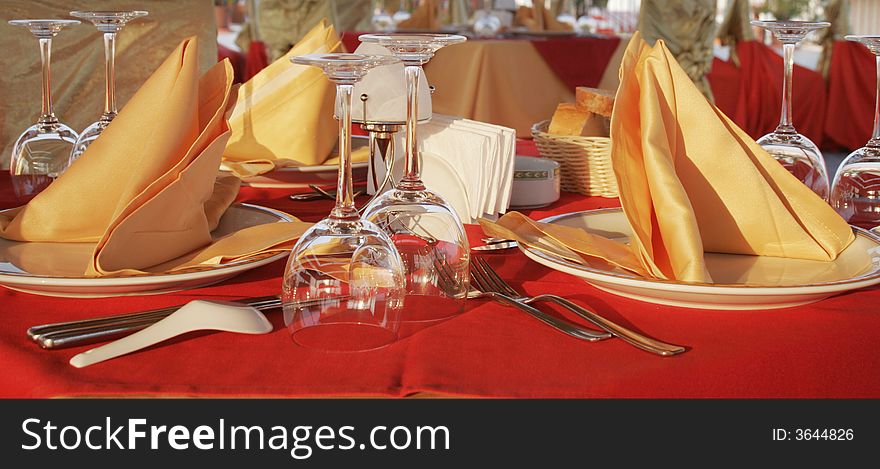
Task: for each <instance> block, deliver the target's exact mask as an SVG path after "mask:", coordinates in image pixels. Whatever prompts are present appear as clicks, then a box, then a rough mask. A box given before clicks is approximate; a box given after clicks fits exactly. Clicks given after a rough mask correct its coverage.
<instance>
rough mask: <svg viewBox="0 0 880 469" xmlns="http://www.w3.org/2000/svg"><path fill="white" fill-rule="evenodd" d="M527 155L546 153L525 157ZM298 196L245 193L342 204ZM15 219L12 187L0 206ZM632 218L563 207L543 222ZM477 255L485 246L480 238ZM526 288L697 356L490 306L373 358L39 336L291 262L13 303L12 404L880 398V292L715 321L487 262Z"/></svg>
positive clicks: (527, 267)
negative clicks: (59, 324)
mask: <svg viewBox="0 0 880 469" xmlns="http://www.w3.org/2000/svg"><path fill="white" fill-rule="evenodd" d="M520 150H521V152H525V153H528V152H534V147H533V146H532V145H531V143H530V142H521V148H520ZM286 195H287V191H285V190H273V189H251V188H247V189H243V190H242V192H241V194H240V196H239V199H240V200H243V201H248V202H252V203H257V204H263V205H266V206H270V207H275V208H279V209H283V210H286V211H288V212H290V213H293V214H295V215H297V216H300V217H302V218H303V219H306V220H313V221H314V220H318V219H320V218H321V217H323V216H324V215H326V213H327V211H328V210H329V208H330V204H329V203H327V202H323V201H320V202H309V203H294V202H291V201H290V200H289V199H288V198H287V197H286ZM13 204H14V202H13V199H12V197H11V189H10V186H9V182H8V180H7V179H6V177H5V176H2V177H0V206H2V207H9V206H12V205H13ZM615 205H617V201H616V200H613V199H603V198H586V197H582V196H579V195H575V194H564V195H563V197H562V199H560V200H559V201H558V202H557V203H555V204H554V205H552V206H551V207H548V208H546V209H541V210H533V211H531V212H530V214H531V216H532V217H533V218H541V217H544V216H547V215H550V214H557V213H564V212H571V211H576V210H585V209H593V208H601V207H612V206H615ZM468 232H469V235H470V238H471V241H472V243H474V244H476V243H477V242H478V240H479V238H480V235H481V233H480V230H479V228H477V227H476V226H468ZM487 257H488V259H489V262H490V263H491V264H492V265H493V266H494V267H496V268H497V269H498V271H499V272H500V273H501V275H502V276H504V277H505V278H506V279H508V280H509V281H511V282H512V283H513V284H514V285H515V286H516V287H518V288H521V289H523V290H525V291H526V292H529V293H531V294H536V293H557V294H560V295H564V296H566V297H568V298H571V299H572V300H574V301H577V302H579V303H581V304H585V305H589V306H590V307H592V308H594V309H595V310H596V311H598V312H599V313H601V314H603V315H605V316H606V317H608V318H610V319H612V320H614V321H618V322H619V323H621V324H624V325H627V326H630V327H632V328H634V329H636V330H640V331H642V332H644V333H646V334H649V335H652V336H655V337H657V338H660V339H663V340H666V341H669V342H672V343H676V344H681V345H685V346H687V347H689V348H690V350H689V351H688V352H687V353H685V354H683V355H680V356H676V357H672V358H660V357H656V356H654V355H650V354H648V353H645V352H642V351H639V350H637V349H635V348H633V347H631V346H629V345H627V344H625V343H624V342H622V341H620V340H617V339H612V340H607V341H604V342H600V343H585V342H581V341H578V340H575V339H572V338H569V337H567V336H565V335H562V334H560V333H558V332H556V331H554V330H553V329H550V328H549V327H547V326H545V325H544V324H542V323H540V322H538V321H536V320H535V319H533V318H531V317H530V316H527V315H525V314H523V313H521V312H519V311H517V310H515V309H512V308H509V307H505V306H502V305H499V304H496V303H492V302H489V301H485V300H473V301H469V302H468V307H467V310H466V311H465V312H464V314H462V315H460V316H458V317H456V318H454V319H451V320H448V321H445V322H442V323H439V324H436V325H433V326H431V327H422V328H420V329H419V328H413V327H405V328H404V330H403V331H402V332H403V334H404V336H405V337H404V338H403V339H402V340H400V341H399V342H397V343H395V344H393V345H391V346H388V347H385V348H383V349H380V350H376V351H372V352H365V353H347V354H346V353H342V354H340V353H324V352H318V351H313V350H306V349H303V348H300V347H297V346H295V345H294V344H293V343H292V342H291V340H290V338H289V336H288V334H287V332H286V330H285V329H284V327H283V325H282V321H281V315H280V314H278V313H270V314H269V315H268V317H269V319H270V320H271V321H272V323H273V324H274V325H275V328H276V330H275V331H274V332H272V333H270V334H268V335H261V336H247V335H234V334H227V333H197V334H190V335H187V336H184V337H180V338H177V339H174V340H173V341H172V342H171V343H167V344H163V345H160V346H157V347H154V348H151V349H149V350H144V351H141V352H138V353H135V354H132V355H129V356H126V357H122V358H119V359H116V360H112V361H109V362H105V363H101V364H97V365H94V366H92V367H89V368H85V369H75V368H73V367H71V366H69V365H68V364H67V361H68V360H69V359H70V357H72V356H73V355H74V354H76V353H79V352H82V351H83V350H85V349H86V348H85V347H78V348H73V349H66V350H57V351H45V350H41V349H39V348H38V347H37V346H36V345H35V344H33V343H31V342H30V341H29V340H28V339H27V337H26V336H25V331H26V329H27V328H28V327H29V326H32V325H35V324H42V323H47V322H56V321H64V320H72V319H80V318H86V317H90V316H98V315H106V314H114V313H122V312H129V311H138V310H143V309H148V308H159V307H164V306H170V305H175V304H180V303H185V302H187V301H190V300H194V299H228V300H233V299H237V298H241V297H246V296H260V295H271V294H277V293H278V292H279V290H280V275H281V272H282V270H283V269H284V263H283V262H276V263H274V264H272V265H269V266H265V267H262V268H259V269H256V270H253V271H251V272H249V273H246V274H244V275H240V276H238V277H235V278H233V279H231V280H228V281H226V282H224V283H222V284H219V285H215V286H210V287H205V288H199V289H196V290H191V291H185V292H179V293H173V294H166V295H160V296H141V297H128V298H108V299H93V300H70V299H61V298H46V297H39V296H33V295H27V294H23V293H17V292H13V291H10V290H6V289H3V288H0V305H2V309H0V310H2V318H0V321H2V322H0V369H2V370H3V373H0V397H55V396H118V395H123V396H157V395H158V396H169V395H170V396H287V397H300V396H410V395H415V394H424V393H428V394H431V395H447V396H487V397H648V398H650V397H663V398H670V397H873V398H877V397H880V350H878V346H877V337H880V311H878V307H877V305H878V304H880V290H877V289H870V290H865V291H858V292H854V293H850V294H846V295H841V296H838V297H834V298H830V299H828V300H825V301H822V302H820V303H816V304H813V305H808V306H802V307H797V308H791V309H783V310H771V311H741V312H737V311H711V310H696V309H679V308H673V307H667V306H659V305H653V304H647V303H642V302H638V301H634V300H629V299H625V298H621V297H617V296H613V295H610V294H607V293H604V292H601V291H599V290H597V289H595V288H593V287H590V286H589V285H587V284H585V283H583V282H582V281H580V280H579V279H576V278H574V277H571V276H569V275H566V274H562V273H559V272H555V271H552V270H549V269H546V268H544V267H542V266H539V265H538V264H535V263H533V262H531V261H529V260H528V259H527V258H526V257H525V256H524V255H523V254H521V253H520V252H518V251H516V250H510V251H505V252H500V253H494V254H489V255H487Z"/></svg>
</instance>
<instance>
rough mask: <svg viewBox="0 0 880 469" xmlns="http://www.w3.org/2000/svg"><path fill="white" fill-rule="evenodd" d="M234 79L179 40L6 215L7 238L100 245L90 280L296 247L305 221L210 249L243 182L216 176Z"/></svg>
mask: <svg viewBox="0 0 880 469" xmlns="http://www.w3.org/2000/svg"><path fill="white" fill-rule="evenodd" d="M232 79H233V75H232V67H231V66H230V64H229V61H228V60H224V61H222V62H219V63H217V64H216V65H214V66H213V67H211V69H209V70H208V71H207V72H206V73H205V74H204V75H203V76H201V77H199V64H198V43H197V40H196V38H194V37H193V38H189V39H186V40H184V41H183V42H181V44H180V45H179V46H178V47H177V49H176V50H175V51H174V52H173V53H172V54H171V55H170V56H169V57H168V58H167V59H166V60H165V61H164V62H163V63H162V65H160V66H159V68H158V69H157V70H156V71H155V72H154V73H153V75H152V76H150V78H149V79H148V80H147V81H146V82H145V83H144V84H143V86H141V88H140V89H139V90H138V91H137V93H136V94H135V95H134V96H133V97H132V98H131V100H130V101H129V102H128V103H127V104H126V106H125V107H124V108H123V109H122V111H121V112H120V113H119V115H118V116H117V117H116V118H115V119H114V120H113V122H112V124H111V125H110V126H109V127H107V129H106V130H105V131H104V133H103V134H102V135H101V138H99V139H97V140H96V141H95V142H94V143H92V144H91V145H90V146H89V148H88V150H87V151H86V152H85V154H83V156H82V157H81V158H79V159H78V160H77V161H76V162H75V163H74V164H73V165H71V166H70V168H68V170H67V171H66V172H65V173H64V174H63V175H62V176H61V177H60V178H58V179H57V180H56V181H55V182H54V183H52V185H50V186H49V187H48V188H47V189H46V190H44V191H43V192H42V193H40V194H39V195H37V197H35V198H34V199H33V200H31V201H30V203H28V204H27V205H25V206H23V207H19V208H17V209H13V210H10V211H7V212H5V213H3V214H0V236H2V237H4V238H7V239H12V240H17V241H33V242H68V243H80V242H81V243H96V244H95V246H94V251H93V255H92V260H91V262H90V263H89V266H88V268H87V271H86V272H84V274H85V275H87V276H101V275H112V274H120V273H134V272H144V271H154V270H153V269H151V268H153V267H156V266H158V265H162V266H163V268H162V270H161V271H168V270H177V269H184V268H193V267H196V266H198V265H205V264H206V263H207V264H211V263H217V262H220V261H221V260H223V259H224V253H223V252H220V251H222V250H228V251H229V252H230V253H233V254H234V255H236V256H240V255H244V256H252V255H256V254H257V253H260V252H265V251H266V250H275V249H279V248H280V246H281V245H282V244H290V243H292V240H293V239H295V238H296V237H297V236H298V235H299V233H301V232H302V231H304V230H305V229H306V227H307V226H308V224H305V223H299V222H297V223H279V224H275V225H274V226H270V227H263V228H261V227H254V228H250V229H248V230H244V231H249V230H254V233H255V234H258V235H259V236H256V235H255V236H245V235H242V233H243V232H244V231H242V232H239V233H234V234H233V235H230V236H229V237H227V238H232V240H229V239H227V238H224V240H221V241H224V242H223V243H222V244H221V243H220V242H218V243H217V244H216V245H212V237H211V231H212V230H214V228H216V227H217V224H218V222H219V220H220V218H221V216H222V215H223V213H224V212H225V211H226V209H227V208H228V207H229V205H230V204H231V203H232V202H233V201H234V200H235V197H236V195H237V194H238V188H239V184H240V181H239V180H238V179H237V178H235V177H230V176H227V177H222V178H219V179H218V167H219V165H220V157H221V154H222V152H223V148H224V147H225V145H226V141H227V140H228V138H229V134H230V133H229V130H228V127H227V124H226V120H225V113H226V111H227V107H228V104H229V102H230V93H231V90H232ZM236 235H237V236H236ZM218 246H219V247H220V248H222V249H220V250H218ZM202 252H204V253H205V254H203V255H199V254H200V253H202ZM187 255H189V257H186V256H187ZM181 256H184V258H181ZM218 259H219V260H218ZM175 260H177V262H176V263H175V262H172V261H175Z"/></svg>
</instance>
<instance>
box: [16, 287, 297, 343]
mask: <svg viewBox="0 0 880 469" xmlns="http://www.w3.org/2000/svg"><path fill="white" fill-rule="evenodd" d="M238 302H239V303H243V304H245V305H247V306H253V307H254V308H257V309H259V310H262V309H261V308H264V309H265V308H269V309H271V308H276V307H279V306H280V305H281V300H280V299H279V298H278V297H277V296H258V297H253V298H244V299H241V300H238ZM181 306H183V305H176V306H171V307H168V308H160V309H152V310H149V311H140V312H136V313H126V314H117V315H114V316H105V317H100V318H90V319H81V320H78V321H68V322H59V323H54V324H43V325H40V326H33V327H31V328H30V329H28V331H27V334H28V337H30V338H31V340H33V341H35V342H40V339H41V338H42V337H43V336H44V335H47V334H51V333H56V332H63V331H69V330H74V329H82V328H93V327H99V326H105V327H107V328H113V327H117V326H123V325H127V324H129V323H131V322H140V321H145V320H151V321H152V322H156V321H158V320H160V319H162V318H164V317H167V316H168V315H169V314H171V313H173V312H175V311H177V310H178V309H180V307H181ZM50 348H53V347H50Z"/></svg>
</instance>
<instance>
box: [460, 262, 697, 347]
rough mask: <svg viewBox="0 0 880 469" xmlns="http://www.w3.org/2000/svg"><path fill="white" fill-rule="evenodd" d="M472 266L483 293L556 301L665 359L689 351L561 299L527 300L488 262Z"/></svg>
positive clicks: (553, 297) (558, 297)
mask: <svg viewBox="0 0 880 469" xmlns="http://www.w3.org/2000/svg"><path fill="white" fill-rule="evenodd" d="M471 266H472V267H474V269H473V271H472V272H471V273H472V276H474V275H473V274H476V275H475V276H476V277H480V278H481V280H482V281H483V284H484V286H485V287H487V288H481V290H483V291H486V290H489V291H494V292H498V293H500V294H503V295H505V296H507V297H508V298H511V299H513V300H514V301H517V302H520V303H523V304H529V303H532V302H535V301H541V300H547V301H552V302H554V303H556V304H558V305H560V306H563V307H565V308H566V309H568V310H569V311H572V312H573V313H575V314H577V315H578V316H580V317H581V318H583V319H584V320H586V321H588V322H589V323H590V324H593V325H595V326H596V327H598V328H600V329H602V330H603V331H605V332H608V333H610V334H613V335H614V336H617V337H619V338H621V339H623V340H625V341H626V342H628V343H629V344H631V345H633V346H635V347H638V348H640V349H642V350H644V351H646V352H651V353H655V354H657V355H661V356H672V355H677V354H679V353H682V352H685V351H686V350H687V349H685V348H684V347H681V346H678V345H673V344H667V343H665V342H661V341H659V340H656V339H652V338H650V337H646V336H644V335H642V334H639V333H637V332H635V331H632V330H630V329H627V328H625V327H623V326H621V325H619V324H616V323H614V322H612V321H610V320H608V319H605V318H604V317H602V316H600V315H598V314H596V313H594V312H592V311H590V310H588V309H586V308H583V307H581V306H578V305H576V304H574V303H572V302H571V301H569V300H567V299H565V298H562V297H561V296H556V295H549V294H543V295H538V296H533V297H529V296H525V295H523V294H521V293H519V292H517V291H516V290H515V289H514V288H513V287H511V286H510V284H508V283H507V282H505V281H504V279H502V278H501V276H500V275H498V273H497V272H495V270H494V269H492V266H490V265H489V263H488V262H487V261H486V260H485V259H481V258H479V257H475V258H474V259H473V262H471Z"/></svg>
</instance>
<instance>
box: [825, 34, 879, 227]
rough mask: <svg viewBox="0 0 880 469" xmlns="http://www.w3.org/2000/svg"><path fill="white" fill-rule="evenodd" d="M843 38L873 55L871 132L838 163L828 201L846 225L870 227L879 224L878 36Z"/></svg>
mask: <svg viewBox="0 0 880 469" xmlns="http://www.w3.org/2000/svg"><path fill="white" fill-rule="evenodd" d="M846 39H847V40H849V41H856V42H861V43H862V44H864V45H865V46H867V47H868V49H869V50H870V51H871V52H872V53H873V54H874V55H875V60H876V62H877V95H876V98H875V99H876V101H875V105H874V132H873V134H872V136H871V139H870V140H868V143H867V144H866V145H865V146H864V147H862V148H859V149H858V150H856V151H854V152H852V153H850V154H849V156H847V157H846V159H844V160H843V162H842V163H841V164H840V167H839V168H838V169H837V173H836V174H835V176H834V183H833V184H832V186H831V200H830V201H829V202H830V203H831V206H832V207H834V209H835V210H837V213H839V214H840V216H842V217H843V219H844V220H846V221H847V222H849V223H850V224H852V225H856V226H859V227H861V228H866V229H871V228H874V227H876V226H878V225H880V35H876V36H846Z"/></svg>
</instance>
